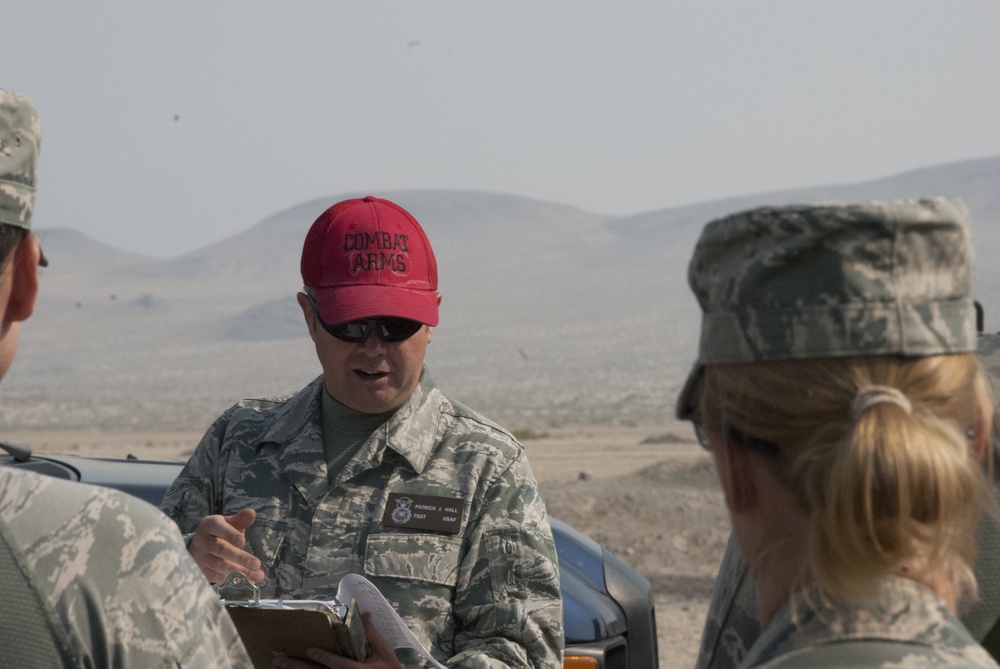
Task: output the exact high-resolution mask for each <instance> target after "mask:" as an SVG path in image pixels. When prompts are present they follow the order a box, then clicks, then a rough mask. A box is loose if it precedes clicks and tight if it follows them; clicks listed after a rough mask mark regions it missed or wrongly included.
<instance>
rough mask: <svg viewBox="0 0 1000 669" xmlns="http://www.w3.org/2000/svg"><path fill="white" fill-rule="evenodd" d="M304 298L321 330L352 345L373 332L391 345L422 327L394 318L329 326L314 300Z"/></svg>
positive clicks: (408, 336)
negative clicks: (309, 304) (310, 305)
mask: <svg viewBox="0 0 1000 669" xmlns="http://www.w3.org/2000/svg"><path fill="white" fill-rule="evenodd" d="M306 297H308V298H309V302H310V303H311V304H312V307H313V313H315V314H316V320H318V321H319V324H320V325H322V326H323V329H324V330H326V331H327V332H329V333H330V334H331V335H333V336H334V337H336V338H337V339H339V340H341V341H346V342H350V343H352V344H360V343H361V342H363V341H364V340H365V337H367V336H368V333H369V332H371V331H373V330H374V332H375V334H376V336H378V338H379V339H381V340H382V341H384V342H385V343H387V344H393V343H396V342H401V341H404V340H406V339H409V338H410V337H412V336H413V335H415V334H417V332H418V331H419V330H420V328H422V327H423V326H424V324H423V323H420V322H418V321H411V320H410V319H408V318H396V317H395V316H381V317H379V318H365V319H362V320H359V321H351V322H349V323H339V324H337V325H330V324H329V323H327V322H326V321H324V320H323V317H322V316H320V315H319V306H318V305H317V304H316V300H315V298H313V296H312V295H310V294H308V293H306Z"/></svg>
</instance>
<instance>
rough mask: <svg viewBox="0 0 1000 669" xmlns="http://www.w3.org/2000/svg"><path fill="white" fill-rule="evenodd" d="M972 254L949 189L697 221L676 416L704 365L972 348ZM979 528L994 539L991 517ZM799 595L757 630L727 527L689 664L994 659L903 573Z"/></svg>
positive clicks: (963, 216)
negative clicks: (853, 596) (691, 309)
mask: <svg viewBox="0 0 1000 669" xmlns="http://www.w3.org/2000/svg"><path fill="white" fill-rule="evenodd" d="M971 255H972V252H971V244H970V232H969V222H968V212H967V210H966V208H965V206H964V205H963V204H962V203H961V202H960V201H959V200H957V199H952V198H934V199H929V200H905V201H894V202H870V203H863V204H858V205H831V206H798V205H796V206H787V207H763V208H759V209H755V210H751V211H747V212H741V213H738V214H734V215H732V216H728V217H725V218H723V219H719V220H717V221H713V222H712V223H709V224H708V225H707V226H706V227H705V230H704V231H703V233H702V236H701V239H700V240H699V242H698V245H697V247H696V249H695V253H694V257H693V258H692V260H691V264H690V268H689V279H690V283H691V287H692V289H693V290H694V292H695V295H696V297H697V298H698V301H699V303H700V305H701V307H702V310H703V318H702V329H701V339H700V345H699V355H698V360H697V362H696V364H695V366H694V369H693V370H692V372H691V374H690V375H689V377H688V379H687V381H686V383H685V385H684V387H683V388H682V390H681V393H680V394H679V396H678V400H677V416H678V417H679V418H681V419H691V418H693V417H694V416H695V414H696V405H697V401H696V398H697V396H698V389H699V386H700V383H701V377H702V371H703V369H704V366H705V365H724V364H727V363H741V362H758V361H768V360H793V359H806V358H822V357H831V356H855V355H903V356H926V355H938V354H948V353H961V352H970V351H973V350H975V349H976V333H975V326H974V317H973V313H974V307H973V302H972V300H971V298H970V297H969V289H970V277H971ZM984 532H985V534H984V533H983V532H981V535H980V541H981V542H982V541H983V537H987V545H997V546H1000V532H998V531H997V528H996V527H995V522H993V521H989V520H987V521H986V522H984ZM991 533H992V534H991ZM990 536H992V539H989V537H990ZM989 541H993V544H990V543H989ZM985 553H986V551H984V557H988V555H986V554H985ZM981 562H982V561H981ZM981 568H982V565H977V575H981ZM987 569H990V568H989V567H987ZM987 580H991V581H996V578H992V579H987ZM993 585H995V584H994V583H992V582H991V583H990V584H989V587H990V588H992V587H993ZM813 594H815V593H813ZM806 599H808V601H817V599H816V597H812V598H809V597H806V598H805V599H804V598H803V594H802V593H799V594H797V595H796V596H795V597H793V598H792V600H791V603H786V606H785V607H784V608H783V609H782V610H781V611H779V612H778V614H777V615H776V616H775V618H774V619H773V620H772V622H771V624H770V625H769V627H768V629H767V630H765V631H764V633H763V636H759V638H758V635H760V634H761V631H760V627H759V623H758V622H757V617H756V601H755V593H754V588H753V583H752V581H751V579H750V577H749V575H748V573H747V567H746V564H745V562H744V561H743V559H742V558H741V556H740V554H739V550H738V549H737V547H736V544H735V542H734V541H733V540H732V539H731V540H730V542H729V545H728V546H727V550H726V555H725V557H724V559H723V563H722V566H721V568H720V574H719V578H718V581H717V584H716V591H715V595H714V597H713V600H712V603H711V607H710V611H709V615H708V619H707V620H706V624H705V630H704V635H703V638H702V647H701V651H700V654H699V657H698V663H697V666H698V667H699V668H701V669H708V668H711V669H728V668H730V667H733V666H736V665H737V664H739V665H740V666H741V667H749V666H755V667H756V666H767V667H778V666H796V667H813V666H816V667H818V666H873V667H888V666H891V667H909V666H914V667H930V666H934V667H996V666H997V665H996V663H995V662H993V660H992V658H991V657H990V656H989V655H988V654H987V653H986V652H985V651H984V650H983V649H982V648H981V647H980V646H979V645H978V643H976V641H975V639H974V638H973V637H972V636H971V635H970V634H969V633H968V632H967V630H966V629H965V628H964V627H963V626H962V624H961V622H959V621H958V619H956V618H955V617H954V616H953V615H951V614H950V613H949V612H948V610H947V607H946V606H945V604H944V603H943V601H942V600H941V599H940V598H938V597H937V596H936V595H935V594H934V593H933V592H932V591H930V590H929V589H926V588H924V587H922V586H920V585H919V584H917V583H916V582H912V581H906V580H905V579H896V578H888V579H886V580H885V581H883V582H882V584H881V590H880V591H879V593H878V596H877V604H876V603H875V602H867V603H866V604H865V605H837V606H830V607H828V608H823V609H822V610H820V611H815V610H813V609H811V608H810V607H809V606H808V605H807V604H806ZM993 617H994V618H995V614H994V615H993ZM970 621H972V624H974V625H975V626H976V628H977V630H980V631H981V632H985V630H986V629H988V627H989V625H990V624H991V622H990V613H989V612H988V611H985V610H984V609H983V607H978V608H977V609H976V611H975V612H974V615H973V616H972V618H970ZM984 626H985V627H984Z"/></svg>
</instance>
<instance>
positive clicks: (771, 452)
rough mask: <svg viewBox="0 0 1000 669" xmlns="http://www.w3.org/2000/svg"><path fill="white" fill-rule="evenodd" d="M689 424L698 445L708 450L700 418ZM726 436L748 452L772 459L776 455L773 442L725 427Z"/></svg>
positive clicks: (696, 417) (705, 434)
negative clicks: (691, 425) (692, 426)
mask: <svg viewBox="0 0 1000 669" xmlns="http://www.w3.org/2000/svg"><path fill="white" fill-rule="evenodd" d="M691 423H692V424H693V425H694V434H695V436H696V437H697V438H698V443H699V444H701V447H702V448H704V449H705V450H706V451H707V450H709V445H708V433H707V432H706V431H705V425H704V423H702V421H701V418H700V417H698V416H695V417H693V418H692V419H691ZM726 435H727V436H728V437H729V440H730V441H731V442H733V443H735V444H739V445H740V446H743V447H744V448H747V449H749V450H750V451H752V452H754V453H756V454H758V455H763V456H765V457H769V458H773V457H775V456H777V455H778V447H777V446H776V445H775V444H774V442H771V441H768V440H766V439H761V438H759V437H753V436H750V435H749V434H744V433H743V432H740V431H739V430H737V429H735V428H732V427H729V426H726Z"/></svg>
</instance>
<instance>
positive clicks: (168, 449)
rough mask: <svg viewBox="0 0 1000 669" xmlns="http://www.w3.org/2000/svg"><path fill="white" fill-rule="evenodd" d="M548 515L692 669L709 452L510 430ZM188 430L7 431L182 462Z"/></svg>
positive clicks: (710, 567) (616, 436) (700, 611)
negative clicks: (646, 587)
mask: <svg viewBox="0 0 1000 669" xmlns="http://www.w3.org/2000/svg"><path fill="white" fill-rule="evenodd" d="M517 433H518V435H519V436H520V437H521V439H522V441H523V443H524V444H525V448H526V449H527V451H528V458H529V460H530V461H531V464H532V468H533V470H534V472H535V476H536V477H537V478H538V480H539V482H540V484H541V487H542V492H543V495H544V497H545V500H546V505H547V507H548V510H549V513H551V514H552V515H553V516H556V517H558V518H561V519H562V520H564V521H566V522H568V523H570V524H571V525H573V526H574V527H576V528H577V529H579V530H581V531H583V532H585V533H586V534H588V535H590V536H591V537H593V538H594V539H595V540H597V541H598V542H600V543H601V544H602V545H604V546H605V547H606V548H608V549H610V550H612V551H613V552H615V553H616V554H618V555H619V556H620V557H622V558H623V559H624V560H625V561H627V562H628V563H629V564H631V565H632V566H633V567H635V568H636V569H637V570H638V571H639V572H641V573H642V574H643V575H645V576H646V578H648V579H649V580H650V582H651V583H652V584H653V590H654V593H655V598H656V615H657V622H658V630H659V645H660V666H661V667H663V668H665V669H681V668H684V667H691V666H693V664H694V658H695V656H696V654H697V648H698V641H699V637H700V634H701V625H702V620H703V618H704V615H705V611H706V610H707V608H708V601H709V598H710V597H711V592H712V588H713V584H714V578H715V572H716V570H717V568H718V564H719V561H720V560H721V557H722V552H723V549H724V547H725V541H726V537H727V535H728V531H729V521H728V518H727V516H726V513H725V510H724V507H723V502H722V496H721V492H720V491H719V489H718V485H717V483H716V480H715V473H714V471H713V469H712V464H711V460H710V458H709V457H708V456H707V455H706V454H705V453H704V451H702V450H701V448H699V447H698V446H697V444H695V443H694V442H693V440H692V438H691V431H690V427H689V426H687V425H686V424H681V423H676V424H675V423H670V424H666V425H660V426H652V427H629V428H621V427H588V428H564V429H559V430H549V431H546V432H532V431H530V430H521V431H517ZM200 436H201V435H200V434H198V433H194V432H129V433H122V432H114V433H97V432H94V433H79V432H78V433H66V432H25V433H7V434H6V435H5V437H6V438H7V439H8V440H9V441H14V442H16V443H23V444H27V445H30V446H31V447H32V448H33V449H34V450H35V451H36V452H40V453H43V452H48V453H73V454H81V455H105V456H116V457H123V456H125V455H128V454H133V455H136V456H137V457H141V458H155V459H164V460H184V459H186V458H187V456H188V455H190V453H191V450H192V449H193V448H194V445H195V444H196V443H197V441H198V438H199V437H200Z"/></svg>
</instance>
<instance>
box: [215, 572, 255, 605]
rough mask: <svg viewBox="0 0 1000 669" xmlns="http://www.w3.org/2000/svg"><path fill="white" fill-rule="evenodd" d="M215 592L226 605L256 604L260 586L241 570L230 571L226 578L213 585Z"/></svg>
mask: <svg viewBox="0 0 1000 669" xmlns="http://www.w3.org/2000/svg"><path fill="white" fill-rule="evenodd" d="M215 592H216V593H217V594H218V595H219V599H221V600H222V601H223V602H224V603H225V604H226V606H258V605H259V604H260V588H258V587H257V586H256V585H254V584H253V583H251V582H250V579H249V578H247V577H246V574H244V573H243V572H241V571H231V572H229V576H226V580H224V581H223V582H222V583H219V584H218V585H216V586H215Z"/></svg>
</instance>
